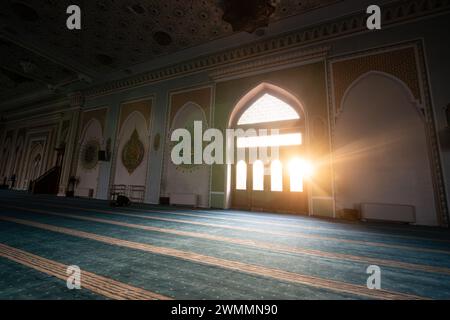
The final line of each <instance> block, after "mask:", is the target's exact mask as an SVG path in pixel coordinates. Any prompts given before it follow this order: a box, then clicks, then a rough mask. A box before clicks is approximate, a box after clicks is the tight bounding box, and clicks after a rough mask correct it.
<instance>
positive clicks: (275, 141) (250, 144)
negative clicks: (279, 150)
mask: <svg viewBox="0 0 450 320" xmlns="http://www.w3.org/2000/svg"><path fill="white" fill-rule="evenodd" d="M301 144H302V134H301V133H287V134H275V135H267V136H256V137H239V138H237V147H238V148H258V147H282V146H298V145H301Z"/></svg>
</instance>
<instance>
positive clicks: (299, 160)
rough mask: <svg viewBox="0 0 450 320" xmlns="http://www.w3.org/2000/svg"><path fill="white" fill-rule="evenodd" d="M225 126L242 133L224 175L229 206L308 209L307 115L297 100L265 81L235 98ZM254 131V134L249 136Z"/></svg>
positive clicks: (256, 208)
mask: <svg viewBox="0 0 450 320" xmlns="http://www.w3.org/2000/svg"><path fill="white" fill-rule="evenodd" d="M229 128H232V129H235V130H236V131H240V133H241V134H242V133H243V132H245V134H244V136H238V137H237V138H236V140H235V141H234V143H233V145H234V146H235V151H236V152H235V154H236V159H235V161H234V164H233V165H231V167H230V168H229V169H230V173H231V174H230V175H229V177H228V179H229V180H228V181H229V183H230V187H231V190H230V196H231V202H230V205H231V207H232V208H235V209H245V210H254V211H270V212H290V213H302V214H308V212H309V197H308V193H309V192H308V191H309V190H308V189H309V186H308V175H309V174H310V173H311V167H310V165H309V162H308V154H307V149H306V142H307V141H308V140H307V130H306V116H305V112H304V109H303V106H302V105H301V103H300V102H299V101H298V99H296V98H295V97H294V96H293V95H292V94H290V93H289V92H287V91H285V90H283V89H281V88H279V87H277V86H274V85H271V84H268V83H263V84H261V85H259V86H258V87H256V88H255V89H253V90H251V91H250V92H249V93H248V94H246V95H245V96H244V97H243V98H242V99H241V100H240V101H239V103H238V104H237V105H236V107H235V108H234V110H233V112H232V114H231V117H230V121H229ZM236 131H235V132H236ZM252 132H253V133H254V132H256V133H257V135H258V136H257V137H254V136H253V137H252ZM255 150H257V151H256V152H255Z"/></svg>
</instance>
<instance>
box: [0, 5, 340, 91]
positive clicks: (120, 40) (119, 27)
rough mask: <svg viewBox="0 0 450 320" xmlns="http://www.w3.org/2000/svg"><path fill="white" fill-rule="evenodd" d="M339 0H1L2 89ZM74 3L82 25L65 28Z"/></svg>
mask: <svg viewBox="0 0 450 320" xmlns="http://www.w3.org/2000/svg"><path fill="white" fill-rule="evenodd" d="M242 1H245V4H246V5H245V7H246V10H243V7H242ZM337 1H339V0H2V1H1V2H0V59H1V61H2V63H1V65H0V67H1V69H0V84H1V85H0V87H1V88H0V97H3V96H4V95H5V94H7V95H11V94H14V93H15V92H16V91H17V90H18V89H19V88H22V87H25V86H26V87H27V90H31V87H39V88H40V87H44V88H45V87H47V86H50V87H60V86H61V84H65V83H70V81H72V80H73V79H78V77H79V74H85V75H87V76H89V77H94V80H95V76H98V75H102V76H104V75H107V74H108V73H109V72H114V71H118V70H125V69H127V68H128V67H130V66H133V65H136V64H139V63H143V62H149V61H151V60H152V59H154V58H157V57H160V56H163V55H167V54H171V53H175V52H178V51H180V50H183V49H186V48H190V47H193V46H197V45H201V44H205V43H208V42H210V41H213V40H216V39H220V38H224V37H227V36H230V35H233V34H235V33H238V32H241V31H249V32H253V31H255V30H256V32H258V29H259V28H261V27H264V26H265V25H267V24H268V23H269V24H270V23H273V22H276V21H279V20H282V19H285V18H287V17H290V16H293V15H299V14H302V13H305V12H306V11H309V10H313V9H317V8H319V7H322V6H326V5H330V4H332V3H335V2H337ZM72 4H77V5H79V6H80V7H81V9H82V30H76V31H69V30H68V29H67V28H66V19H67V16H68V15H67V14H66V9H67V7H68V6H69V5H72ZM230 4H231V5H230ZM239 4H241V5H239ZM267 8H269V10H267ZM257 9H258V10H257ZM252 10H254V11H252ZM261 12H262V13H261ZM264 12H265V13H267V14H268V16H267V17H265V18H264V17H261V15H263V14H264ZM230 17H231V18H230ZM225 20H226V21H225ZM242 25H244V27H242V28H239V26H242ZM16 43H17V44H16ZM18 44H19V45H18ZM218 49H220V48H218ZM12 74H14V75H12Z"/></svg>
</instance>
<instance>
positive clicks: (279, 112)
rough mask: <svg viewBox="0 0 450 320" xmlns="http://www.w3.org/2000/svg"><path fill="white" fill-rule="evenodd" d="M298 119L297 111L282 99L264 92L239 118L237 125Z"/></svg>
mask: <svg viewBox="0 0 450 320" xmlns="http://www.w3.org/2000/svg"><path fill="white" fill-rule="evenodd" d="M296 119H300V116H299V115H298V113H297V112H296V111H295V110H294V108H292V107H291V106H290V105H288V104H287V103H286V102H284V101H283V100H280V99H278V98H276V97H274V96H271V95H270V94H267V93H266V94H265V95H263V96H262V97H261V98H259V99H258V100H256V101H255V102H254V103H253V104H252V105H251V106H250V107H249V108H248V109H247V110H245V112H244V113H243V114H242V116H241V117H240V118H239V121H238V125H245V124H254V123H265V122H274V121H285V120H296Z"/></svg>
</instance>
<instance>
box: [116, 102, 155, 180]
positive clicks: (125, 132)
mask: <svg viewBox="0 0 450 320" xmlns="http://www.w3.org/2000/svg"><path fill="white" fill-rule="evenodd" d="M148 131H149V129H148V125H147V121H146V120H145V117H144V116H143V115H142V113H141V112H139V111H133V112H132V113H130V114H129V115H128V117H127V118H126V119H125V121H124V122H123V125H122V127H121V128H120V132H119V136H118V141H117V142H116V144H117V149H116V150H117V153H116V159H115V164H116V165H115V173H114V184H115V185H127V186H130V185H134V186H140V187H144V186H145V183H146V179H147V168H148V165H147V164H148V152H149V132H148Z"/></svg>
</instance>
